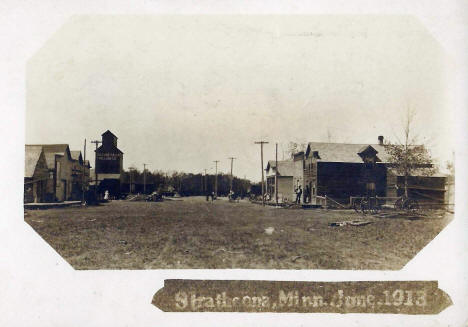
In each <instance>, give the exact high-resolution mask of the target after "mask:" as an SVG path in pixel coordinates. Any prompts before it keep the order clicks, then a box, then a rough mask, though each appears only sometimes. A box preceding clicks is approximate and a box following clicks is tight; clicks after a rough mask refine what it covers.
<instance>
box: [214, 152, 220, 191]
mask: <svg viewBox="0 0 468 327" xmlns="http://www.w3.org/2000/svg"><path fill="white" fill-rule="evenodd" d="M213 162H214V163H215V165H216V168H215V197H216V198H217V197H218V162H219V160H214V161H213Z"/></svg>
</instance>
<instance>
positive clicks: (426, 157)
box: [385, 109, 435, 197]
mask: <svg viewBox="0 0 468 327" xmlns="http://www.w3.org/2000/svg"><path fill="white" fill-rule="evenodd" d="M414 118H415V112H414V111H412V110H410V109H408V110H407V113H406V116H405V120H404V122H403V141H400V140H399V139H398V142H397V143H391V142H386V144H385V151H386V152H387V154H388V155H389V158H388V164H389V166H390V167H392V168H394V169H395V170H396V172H397V174H398V175H399V176H403V177H404V190H405V196H406V197H408V177H409V176H411V175H413V174H414V172H415V171H416V170H418V171H420V172H421V173H422V175H425V176H431V175H433V174H434V172H435V168H434V165H433V160H432V158H431V155H430V153H429V152H428V150H427V149H426V147H425V146H424V145H417V144H416V143H417V136H416V135H413V134H414V128H413V122H414Z"/></svg>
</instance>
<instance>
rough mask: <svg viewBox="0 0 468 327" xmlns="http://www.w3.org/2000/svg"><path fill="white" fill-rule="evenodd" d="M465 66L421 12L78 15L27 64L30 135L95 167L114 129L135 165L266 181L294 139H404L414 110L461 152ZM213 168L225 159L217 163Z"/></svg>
mask: <svg viewBox="0 0 468 327" xmlns="http://www.w3.org/2000/svg"><path fill="white" fill-rule="evenodd" d="M452 67H453V65H452V64H451V62H450V59H449V58H448V57H447V56H446V55H445V53H444V51H443V49H442V48H441V47H440V45H439V44H438V43H437V41H435V39H434V38H433V37H432V36H431V35H430V34H429V32H428V31H427V30H426V29H425V27H424V26H423V25H422V24H420V23H419V21H418V20H417V19H415V18H412V17H409V16H77V17H73V18H72V19H71V20H70V21H69V22H68V23H67V24H65V25H64V26H63V27H62V28H61V29H60V30H58V31H57V32H56V33H55V34H53V35H51V38H50V39H49V41H48V42H46V43H45V44H44V46H43V47H42V48H41V49H38V52H37V53H36V55H35V56H34V57H33V58H31V60H30V61H29V62H28V66H27V111H26V142H27V143H34V144H37V143H68V144H69V145H70V148H71V150H82V148H83V142H84V139H85V138H86V139H87V140H88V147H87V149H88V151H87V158H88V159H90V160H91V164H92V165H93V163H94V151H92V149H93V147H94V145H91V144H90V143H89V141H90V140H96V139H99V140H100V137H101V134H102V133H103V132H104V131H106V130H107V129H109V130H111V131H112V132H113V133H114V134H115V135H117V137H118V138H119V139H118V147H119V148H120V149H121V150H122V151H123V152H124V168H128V167H129V166H136V167H138V168H139V169H140V170H141V169H142V168H143V163H147V164H149V167H148V168H149V169H150V170H179V171H184V172H193V173H199V172H202V171H203V169H204V168H206V169H208V170H209V172H211V173H214V163H213V160H220V163H219V164H218V167H219V171H223V172H228V170H229V168H230V161H229V160H228V157H231V156H233V157H236V158H237V159H236V160H235V161H234V174H235V175H237V176H239V177H244V176H246V177H247V178H250V179H253V180H256V181H258V180H260V177H261V175H260V174H261V171H260V148H259V146H258V145H255V144H254V142H255V141H259V140H266V141H269V142H270V144H268V145H266V146H265V152H264V159H265V165H266V161H267V160H268V159H274V149H275V145H274V144H275V142H278V143H279V144H280V146H279V150H280V153H279V159H282V150H286V144H287V143H288V142H289V141H297V142H308V141H327V140H328V133H330V135H331V141H333V142H346V143H376V142H377V136H378V135H384V136H385V138H387V139H391V140H395V137H396V136H400V135H401V129H402V126H401V121H402V119H403V115H404V112H405V111H406V110H407V108H408V107H410V108H412V109H413V110H415V111H416V112H417V116H416V121H415V129H416V132H417V133H418V135H419V141H420V143H424V144H426V145H427V146H428V147H429V149H430V150H431V152H432V155H433V157H435V158H436V159H437V160H438V161H439V162H441V163H444V162H445V161H446V160H451V159H452V151H453V149H454V142H453V141H454V140H453V119H454V118H453V114H452V112H453V110H452V108H453V98H452V95H451V94H452V93H451V91H450V90H451V86H452V77H453V71H452V69H453V68H452ZM210 168H213V169H211V170H210Z"/></svg>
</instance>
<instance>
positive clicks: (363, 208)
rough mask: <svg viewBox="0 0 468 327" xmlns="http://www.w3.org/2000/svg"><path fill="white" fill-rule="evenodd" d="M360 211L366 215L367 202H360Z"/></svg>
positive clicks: (367, 210)
mask: <svg viewBox="0 0 468 327" xmlns="http://www.w3.org/2000/svg"><path fill="white" fill-rule="evenodd" d="M361 211H362V213H363V214H367V213H368V212H369V200H362V201H361Z"/></svg>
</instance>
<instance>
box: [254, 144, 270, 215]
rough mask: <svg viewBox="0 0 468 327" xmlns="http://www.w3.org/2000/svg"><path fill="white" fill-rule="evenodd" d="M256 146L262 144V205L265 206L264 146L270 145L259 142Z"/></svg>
mask: <svg viewBox="0 0 468 327" xmlns="http://www.w3.org/2000/svg"><path fill="white" fill-rule="evenodd" d="M255 144H260V158H261V164H262V205H263V206H264V205H265V185H264V184H265V178H264V177H263V145H264V144H268V142H266V141H258V142H255Z"/></svg>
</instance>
